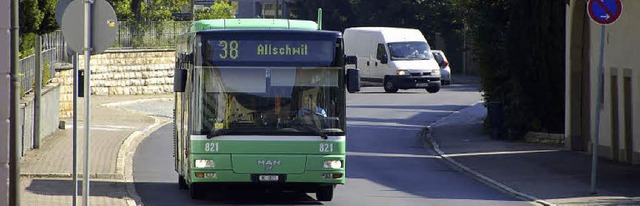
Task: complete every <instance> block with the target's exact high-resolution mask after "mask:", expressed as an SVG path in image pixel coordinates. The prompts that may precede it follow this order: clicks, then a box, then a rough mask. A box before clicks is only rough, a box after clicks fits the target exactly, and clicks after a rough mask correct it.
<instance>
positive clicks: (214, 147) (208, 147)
mask: <svg viewBox="0 0 640 206" xmlns="http://www.w3.org/2000/svg"><path fill="white" fill-rule="evenodd" d="M219 148H220V147H219V146H218V143H217V142H207V143H205V144H204V151H205V152H217V151H218V150H219Z"/></svg>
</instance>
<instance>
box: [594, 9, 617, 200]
mask: <svg viewBox="0 0 640 206" xmlns="http://www.w3.org/2000/svg"><path fill="white" fill-rule="evenodd" d="M587 13H589V17H590V18H591V20H593V21H594V22H596V23H598V24H600V64H599V65H598V83H597V84H598V91H597V95H596V96H597V99H596V108H595V113H596V126H595V127H596V131H595V133H594V134H592V135H591V137H592V138H591V154H592V156H591V193H592V194H595V193H597V191H596V176H597V168H598V144H599V139H600V108H602V102H601V99H602V95H603V93H604V85H603V82H604V80H603V79H604V36H605V25H607V24H612V23H614V22H616V20H618V18H620V15H621V14H622V2H621V1H620V0H589V2H588V3H587Z"/></svg>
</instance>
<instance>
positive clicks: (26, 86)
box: [19, 21, 191, 94]
mask: <svg viewBox="0 0 640 206" xmlns="http://www.w3.org/2000/svg"><path fill="white" fill-rule="evenodd" d="M190 26H191V21H168V22H144V23H141V24H139V26H136V24H135V22H127V21H121V22H118V33H117V36H116V37H114V38H115V39H114V44H113V46H112V47H111V49H167V48H168V49H171V48H175V45H176V39H177V38H176V37H177V36H179V35H181V34H184V33H185V32H188V31H189V28H190ZM40 45H41V48H42V56H41V60H42V63H41V65H42V67H43V69H48V70H49V74H50V76H49V77H50V78H54V77H55V68H56V66H57V65H59V64H61V63H71V55H70V52H69V48H68V47H67V44H66V42H65V40H64V37H63V35H62V31H61V30H58V31H55V32H52V33H49V34H45V35H42V38H41V43H40ZM19 64H20V69H21V71H22V74H23V75H22V77H21V82H22V92H23V93H25V94H26V93H28V92H30V91H31V90H32V89H33V86H34V85H33V84H34V82H35V69H36V60H35V55H30V56H28V57H25V58H23V59H21V60H20V63H19ZM45 66H48V67H47V68H44V67H45ZM43 74H45V73H44V72H43ZM43 76H44V75H43Z"/></svg>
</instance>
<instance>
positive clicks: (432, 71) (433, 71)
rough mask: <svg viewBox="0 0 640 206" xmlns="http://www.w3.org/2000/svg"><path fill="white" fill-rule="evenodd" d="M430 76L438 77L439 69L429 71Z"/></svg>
mask: <svg viewBox="0 0 640 206" xmlns="http://www.w3.org/2000/svg"><path fill="white" fill-rule="evenodd" d="M431 74H433V75H436V76H440V69H434V70H431Z"/></svg>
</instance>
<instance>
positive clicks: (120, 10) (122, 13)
mask: <svg viewBox="0 0 640 206" xmlns="http://www.w3.org/2000/svg"><path fill="white" fill-rule="evenodd" d="M107 2H109V4H111V6H112V7H113V10H114V11H115V12H116V16H117V17H118V20H120V21H126V20H131V19H133V11H132V9H131V0H107Z"/></svg>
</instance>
